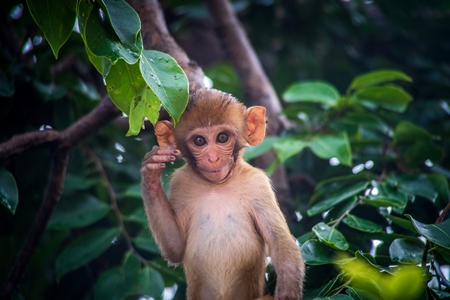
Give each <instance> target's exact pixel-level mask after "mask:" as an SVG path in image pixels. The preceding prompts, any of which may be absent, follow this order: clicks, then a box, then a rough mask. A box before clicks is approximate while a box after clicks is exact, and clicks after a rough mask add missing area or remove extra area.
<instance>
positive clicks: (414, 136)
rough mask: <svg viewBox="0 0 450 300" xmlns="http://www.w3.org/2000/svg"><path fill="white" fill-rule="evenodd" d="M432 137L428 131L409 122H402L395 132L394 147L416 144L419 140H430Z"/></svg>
mask: <svg viewBox="0 0 450 300" xmlns="http://www.w3.org/2000/svg"><path fill="white" fill-rule="evenodd" d="M429 139H431V135H430V133H429V132H428V131H426V130H425V129H423V128H422V127H419V126H417V125H415V124H413V123H411V122H408V121H401V122H400V123H398V124H397V127H395V130H394V138H393V143H394V145H396V144H399V143H405V142H416V141H418V140H429Z"/></svg>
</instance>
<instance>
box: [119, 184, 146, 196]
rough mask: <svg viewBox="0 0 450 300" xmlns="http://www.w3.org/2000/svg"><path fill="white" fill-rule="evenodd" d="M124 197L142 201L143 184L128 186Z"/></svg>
mask: <svg viewBox="0 0 450 300" xmlns="http://www.w3.org/2000/svg"><path fill="white" fill-rule="evenodd" d="M123 196H125V197H132V198H137V199H142V192H141V184H140V183H137V184H132V185H128V188H127V189H126V190H125V192H124V193H123Z"/></svg>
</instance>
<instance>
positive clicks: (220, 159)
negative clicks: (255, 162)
mask: <svg viewBox="0 0 450 300" xmlns="http://www.w3.org/2000/svg"><path fill="white" fill-rule="evenodd" d="M265 133H266V109H265V108H264V107H262V106H252V107H249V108H246V107H245V106H244V105H243V104H242V103H240V102H239V101H238V100H237V99H236V98H234V97H233V96H231V95H229V94H225V93H222V92H220V91H218V90H214V89H200V90H198V91H197V92H196V93H195V94H193V95H192V96H191V97H190V99H189V104H188V106H187V108H186V111H185V112H184V113H183V115H182V116H181V118H180V121H179V123H178V125H177V127H176V128H173V125H172V123H170V122H169V121H159V122H158V123H157V124H156V126H155V134H156V137H157V140H158V144H159V145H160V146H168V145H172V146H174V147H177V148H178V149H179V150H180V151H181V154H182V155H183V156H184V158H185V159H186V160H187V162H188V163H189V164H191V166H192V167H193V169H194V170H196V171H197V172H198V173H199V174H200V175H201V176H202V177H204V178H205V179H207V180H208V181H211V182H222V181H224V180H225V179H226V178H227V177H228V175H229V174H230V172H231V171H232V169H233V167H234V165H235V164H236V161H237V159H238V158H239V157H240V156H241V155H242V149H243V148H244V147H245V146H246V145H247V144H249V145H251V146H255V145H257V144H259V143H260V142H261V141H262V140H263V139H264V136H265Z"/></svg>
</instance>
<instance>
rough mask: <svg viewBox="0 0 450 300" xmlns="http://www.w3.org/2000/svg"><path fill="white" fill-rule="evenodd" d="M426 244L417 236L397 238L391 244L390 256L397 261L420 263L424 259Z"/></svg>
mask: <svg viewBox="0 0 450 300" xmlns="http://www.w3.org/2000/svg"><path fill="white" fill-rule="evenodd" d="M423 249H424V244H423V243H422V242H421V241H420V240H419V239H417V238H401V239H395V240H394V241H393V242H392V243H391V245H390V246H389V256H390V257H391V260H392V261H393V262H395V263H402V264H418V263H420V262H421V261H422V255H423Z"/></svg>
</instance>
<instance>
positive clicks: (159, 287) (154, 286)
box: [136, 267, 164, 299]
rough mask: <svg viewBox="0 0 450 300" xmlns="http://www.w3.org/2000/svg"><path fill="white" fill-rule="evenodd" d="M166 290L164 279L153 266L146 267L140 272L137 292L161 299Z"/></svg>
mask: <svg viewBox="0 0 450 300" xmlns="http://www.w3.org/2000/svg"><path fill="white" fill-rule="evenodd" d="M163 292H164V280H163V278H162V276H161V274H160V273H159V272H157V271H156V270H154V269H153V268H149V267H145V268H144V269H143V270H142V271H141V273H140V274H139V281H138V286H137V289H136V294H138V295H145V296H147V297H148V296H150V297H153V298H154V299H161V295H162V293H163Z"/></svg>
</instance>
